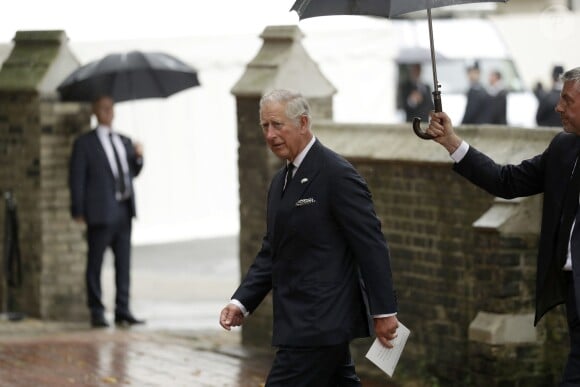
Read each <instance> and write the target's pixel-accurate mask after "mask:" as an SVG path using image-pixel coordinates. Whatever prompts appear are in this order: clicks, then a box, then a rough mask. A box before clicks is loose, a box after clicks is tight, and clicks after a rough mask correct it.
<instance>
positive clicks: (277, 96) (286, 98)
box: [260, 89, 310, 126]
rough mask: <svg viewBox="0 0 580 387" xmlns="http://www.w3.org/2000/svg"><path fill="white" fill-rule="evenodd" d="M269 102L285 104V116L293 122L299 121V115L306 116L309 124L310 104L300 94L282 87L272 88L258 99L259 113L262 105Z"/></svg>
mask: <svg viewBox="0 0 580 387" xmlns="http://www.w3.org/2000/svg"><path fill="white" fill-rule="evenodd" d="M271 102H277V103H283V104H285V105H286V116H287V117H288V118H289V119H291V120H292V121H294V123H295V124H298V123H299V121H300V117H302V116H306V117H308V126H310V105H309V104H308V101H307V100H306V98H304V96H303V95H302V94H300V93H297V92H294V91H290V90H283V89H276V90H272V91H270V92H268V93H266V94H265V95H264V96H263V97H262V98H261V99H260V115H261V113H262V108H263V107H264V105H266V104H268V103H271Z"/></svg>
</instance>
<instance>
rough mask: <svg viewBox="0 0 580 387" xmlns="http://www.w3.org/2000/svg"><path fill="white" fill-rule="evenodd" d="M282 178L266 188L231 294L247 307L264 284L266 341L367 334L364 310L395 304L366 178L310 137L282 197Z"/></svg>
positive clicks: (316, 341)
mask: <svg viewBox="0 0 580 387" xmlns="http://www.w3.org/2000/svg"><path fill="white" fill-rule="evenodd" d="M283 183H284V169H282V170H280V171H279V172H278V173H277V174H276V176H275V177H274V179H273V180H272V183H271V186H270V190H269V193H268V212H267V232H266V235H265V237H264V239H263V243H262V248H261V250H260V252H259V253H258V255H257V256H256V259H255V261H254V263H253V264H252V266H251V267H250V269H249V271H248V273H247V275H246V277H245V279H244V280H243V281H242V284H241V285H240V287H239V288H238V289H237V290H236V292H235V294H234V295H233V297H232V298H235V299H237V300H239V301H240V302H241V303H242V304H243V305H244V306H245V307H246V308H247V309H248V310H249V311H250V312H252V311H254V310H255V309H256V307H257V306H258V304H260V302H261V301H262V300H263V298H264V297H265V296H266V295H267V293H268V292H269V291H270V290H272V292H273V294H272V295H273V307H274V310H273V312H274V331H273V338H272V342H273V345H274V346H279V345H287V346H323V345H335V344H339V343H345V342H348V341H349V340H351V339H353V338H355V337H366V336H368V335H369V334H370V331H369V330H370V326H369V325H370V322H371V319H370V316H369V313H370V314H373V315H375V314H386V313H395V312H396V311H397V306H396V301H395V295H394V291H393V284H392V280H391V268H390V258H389V252H388V249H387V244H386V241H385V238H384V236H383V234H382V232H381V225H380V222H379V220H378V218H377V217H376V215H375V212H374V208H373V203H372V199H371V194H370V192H369V190H368V188H367V185H366V182H365V181H364V180H363V178H362V177H361V176H360V175H359V174H358V173H357V172H356V170H355V169H354V168H353V166H352V165H350V164H349V163H348V162H347V161H346V160H345V159H343V158H342V157H341V156H339V155H337V154H336V153H334V152H333V151H331V150H330V149H328V148H326V147H324V146H323V145H322V144H321V143H320V142H319V141H318V140H317V141H316V142H315V144H314V145H313V146H312V148H311V149H310V151H309V152H308V154H307V155H306V157H305V159H304V161H303V162H302V164H301V165H300V168H298V170H297V171H296V175H295V176H294V179H293V180H292V183H291V184H290V185H289V186H288V188H287V190H286V193H285V194H284V196H283V197H282V195H281V192H282V187H283ZM361 278H362V280H363V281H364V283H362V282H361ZM365 304H366V305H365Z"/></svg>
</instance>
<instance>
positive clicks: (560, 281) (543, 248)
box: [427, 67, 580, 386]
mask: <svg viewBox="0 0 580 387" xmlns="http://www.w3.org/2000/svg"><path fill="white" fill-rule="evenodd" d="M563 81H564V87H563V89H562V94H561V97H560V100H559V102H558V104H557V106H556V110H557V111H558V113H560V117H561V121H562V125H563V127H564V132H563V133H559V134H557V135H556V136H555V137H554V139H553V140H552V141H551V143H550V144H549V146H548V147H547V148H546V150H545V151H544V152H543V153H542V154H539V155H537V156H535V157H532V158H531V159H528V160H524V161H522V162H521V163H520V164H519V165H505V166H501V165H498V164H496V163H495V162H494V161H493V160H491V159H490V158H489V157H487V156H486V155H484V154H483V153H481V152H479V151H478V150H477V149H474V148H473V147H470V146H469V145H467V143H466V142H464V141H462V140H461V138H459V137H458V136H457V135H456V134H455V133H454V131H453V127H452V124H451V121H450V120H449V117H448V116H447V115H446V114H445V113H434V114H433V115H432V119H431V123H430V125H429V128H428V130H427V132H428V133H429V134H431V135H434V136H436V138H435V141H436V142H438V143H440V144H441V145H443V146H444V147H445V148H446V149H447V150H448V151H449V153H450V155H451V157H452V158H453V159H454V160H455V162H456V163H455V165H454V167H453V168H454V170H455V171H457V172H458V173H460V174H461V175H462V176H464V177H465V178H467V179H468V180H469V181H471V182H473V183H474V184H476V185H478V186H480V187H481V188H483V189H485V190H486V191H488V192H489V193H491V194H492V195H495V196H500V197H503V198H508V199H509V198H515V197H520V196H530V195H535V194H539V193H543V194H544V204H543V213H542V232H541V235H540V245H539V251H538V262H537V274H536V317H535V321H534V323H535V324H537V323H538V321H539V320H540V319H541V318H542V316H543V315H544V314H545V313H547V312H548V311H549V310H550V309H552V308H553V307H555V306H556V305H559V304H562V303H565V304H566V311H567V320H568V329H569V333H570V347H571V349H570V354H569V356H568V361H567V363H566V367H565V369H564V373H563V378H562V384H561V385H560V386H580V320H579V319H578V316H579V315H580V313H579V312H580V308H579V301H580V245H579V244H580V223H579V222H580V217H579V216H577V215H576V214H577V207H578V197H579V196H578V191H577V190H574V189H573V186H574V184H573V182H572V181H573V180H575V179H572V176H573V170H574V168H580V162H579V160H578V155H579V154H580V153H579V152H580V67H578V68H575V69H572V70H570V71H568V72H567V73H565V74H564V76H563ZM566 198H570V200H565V199H566ZM566 203H570V204H571V205H572V208H571V209H570V210H569V211H566V208H567V207H568V206H567V205H566ZM575 215H576V216H577V217H576V219H577V220H579V221H578V222H576V223H577V224H576V226H572V220H573V219H574V216H575ZM567 218H569V219H570V223H568V224H569V225H570V226H572V231H571V229H570V226H569V227H566V226H565V224H566V219H567ZM574 230H575V231H574Z"/></svg>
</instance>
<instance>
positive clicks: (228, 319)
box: [220, 304, 244, 331]
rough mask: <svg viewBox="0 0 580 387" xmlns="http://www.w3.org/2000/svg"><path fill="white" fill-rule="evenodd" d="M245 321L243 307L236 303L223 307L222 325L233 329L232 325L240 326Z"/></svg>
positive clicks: (227, 328)
mask: <svg viewBox="0 0 580 387" xmlns="http://www.w3.org/2000/svg"><path fill="white" fill-rule="evenodd" d="M243 322H244V314H243V313H242V311H241V309H240V308H238V307H237V306H236V305H234V304H227V305H226V307H225V308H223V309H222V312H221V314H220V325H221V326H222V327H223V328H224V329H226V330H228V331H229V330H231V329H232V327H238V326H240V325H242V324H243Z"/></svg>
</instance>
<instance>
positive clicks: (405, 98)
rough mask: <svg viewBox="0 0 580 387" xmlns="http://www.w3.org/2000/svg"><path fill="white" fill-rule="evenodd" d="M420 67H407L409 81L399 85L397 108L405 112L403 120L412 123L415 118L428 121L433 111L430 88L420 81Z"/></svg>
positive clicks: (417, 65)
mask: <svg viewBox="0 0 580 387" xmlns="http://www.w3.org/2000/svg"><path fill="white" fill-rule="evenodd" d="M421 72H422V70H421V65H420V64H418V63H415V64H411V65H409V79H408V80H407V81H405V82H404V83H402V84H401V86H400V95H399V98H400V100H399V106H402V107H403V109H404V110H405V120H406V121H407V122H413V119H414V118H415V117H417V118H420V119H421V121H423V122H424V121H427V120H428V119H429V113H430V112H431V110H433V98H432V94H431V88H430V87H429V85H427V84H425V83H424V82H423V81H422V80H421Z"/></svg>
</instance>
